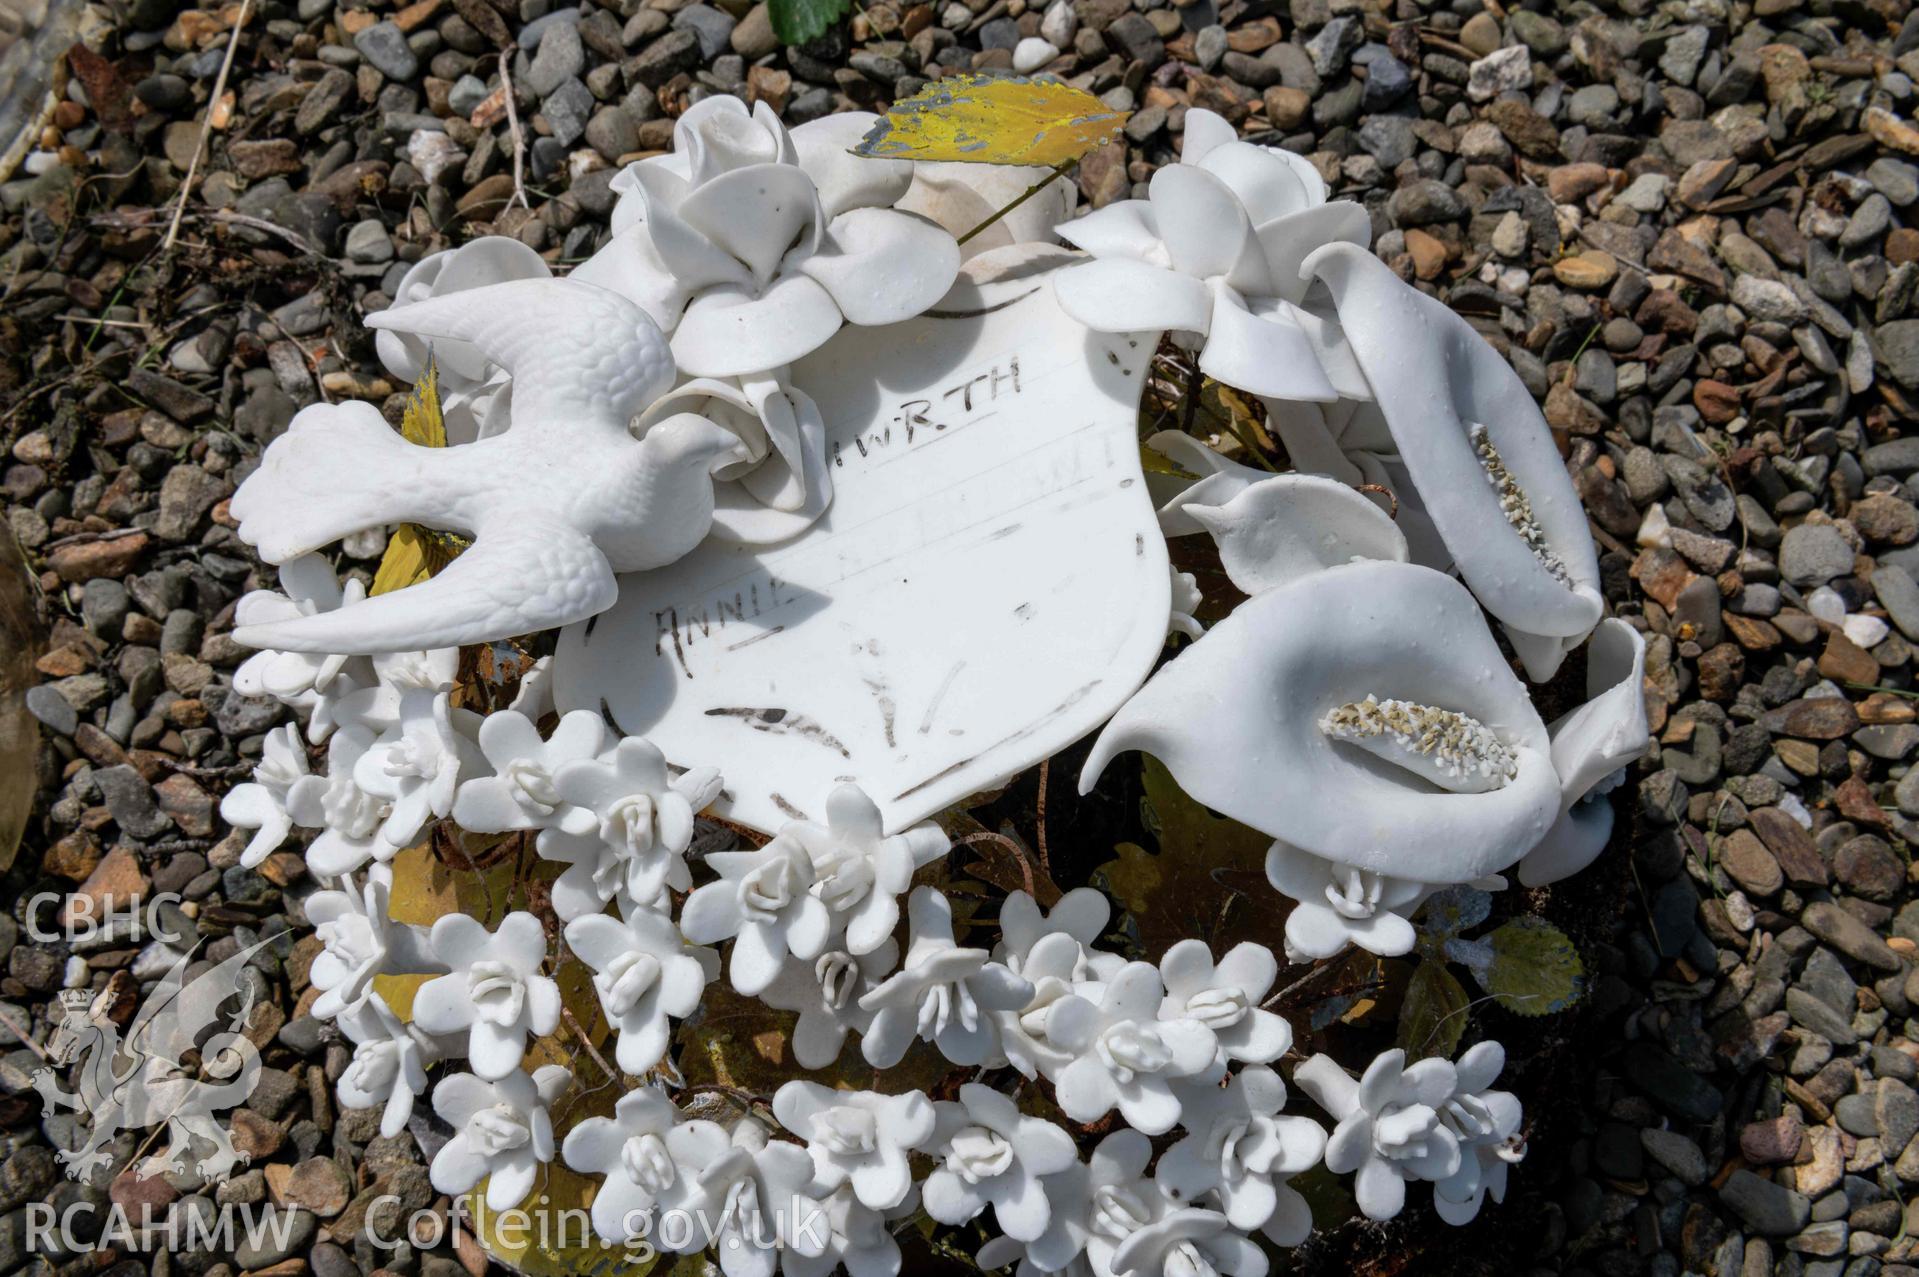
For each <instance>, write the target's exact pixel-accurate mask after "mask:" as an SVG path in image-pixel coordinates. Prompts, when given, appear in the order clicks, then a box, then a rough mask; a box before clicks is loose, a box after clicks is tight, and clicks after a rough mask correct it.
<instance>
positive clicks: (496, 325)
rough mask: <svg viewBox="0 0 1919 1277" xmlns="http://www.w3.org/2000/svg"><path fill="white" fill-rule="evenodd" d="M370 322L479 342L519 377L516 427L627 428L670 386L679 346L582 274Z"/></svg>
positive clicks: (420, 306)
mask: <svg viewBox="0 0 1919 1277" xmlns="http://www.w3.org/2000/svg"><path fill="white" fill-rule="evenodd" d="M367 326H368V327H369V328H380V329H386V330H389V331H392V332H402V333H418V334H420V335H421V336H424V337H446V338H453V339H457V340H459V341H466V342H471V343H472V344H473V345H474V346H476V347H478V348H479V350H480V351H481V353H483V354H484V355H485V356H486V357H487V358H488V359H491V360H492V361H493V362H494V363H497V364H499V365H500V366H501V367H502V368H504V369H506V370H507V372H509V373H511V374H512V376H513V428H514V429H516V430H517V429H521V428H523V427H524V426H526V425H528V424H531V425H534V426H536V427H539V426H545V425H547V424H549V423H553V424H557V423H559V422H567V421H582V420H584V421H591V422H596V423H600V424H609V423H610V424H612V425H614V426H617V427H618V428H620V429H622V430H623V429H625V428H626V423H627V421H628V420H629V419H630V418H632V417H633V415H634V414H635V413H637V412H639V411H640V410H641V409H642V408H645V407H646V406H647V405H648V404H650V403H652V402H653V401H654V400H655V399H658V398H659V397H660V396H661V395H663V394H665V393H666V391H667V389H668V388H669V387H670V386H672V384H673V378H674V375H675V370H674V364H673V350H672V348H671V347H670V346H668V345H667V342H666V338H665V336H664V335H662V334H661V332H660V329H659V325H657V324H655V323H654V322H653V321H652V320H651V319H650V318H648V317H647V314H646V312H645V311H643V310H641V309H640V308H639V307H638V306H636V305H634V304H633V303H632V302H630V301H628V300H627V299H626V298H624V297H622V296H620V295H619V294H618V293H616V292H614V291H612V290H611V289H607V288H599V287H596V286H595V285H592V284H587V283H582V282H581V281H579V280H575V279H521V280H514V281H512V282H510V283H505V284H493V285H489V286H488V287H486V288H473V289H468V290H466V291H465V292H458V293H449V294H447V295H446V296H444V297H434V298H429V299H428V300H426V301H421V302H414V303H413V304H411V305H408V306H398V307H395V308H394V309H392V310H383V311H381V312H379V313H378V314H376V315H373V316H370V317H369V318H368V319H367Z"/></svg>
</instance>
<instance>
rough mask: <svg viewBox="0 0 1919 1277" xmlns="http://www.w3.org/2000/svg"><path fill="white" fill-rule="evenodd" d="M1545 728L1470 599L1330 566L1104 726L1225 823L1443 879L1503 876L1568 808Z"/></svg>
mask: <svg viewBox="0 0 1919 1277" xmlns="http://www.w3.org/2000/svg"><path fill="white" fill-rule="evenodd" d="M1549 747H1550V742H1549V740H1548V738H1547V735H1546V728H1545V725H1544V724H1543V723H1541V722H1540V721H1539V715H1538V714H1537V713H1536V712H1535V711H1534V709H1533V707H1532V702H1531V700H1530V699H1529V697H1528V696H1527V694H1526V689H1525V687H1524V685H1523V684H1521V683H1520V681H1519V680H1518V679H1517V678H1516V677H1514V675H1513V674H1512V672H1511V670H1510V669H1508V668H1507V665H1506V662H1505V658H1504V657H1503V656H1501V654H1500V652H1499V648H1498V646H1497V644H1495V643H1494V641H1493V637H1492V634H1491V633H1490V632H1488V630H1487V629H1486V625H1485V622H1484V620H1483V619H1482V617H1481V614H1480V611H1479V608H1478V606H1477V605H1476V604H1475V603H1474V602H1473V599H1472V596H1471V595H1469V594H1468V593H1467V592H1466V590H1465V589H1464V588H1463V587H1462V586H1461V585H1460V584H1459V583H1458V582H1456V581H1454V580H1452V579H1451V578H1449V577H1446V576H1442V575H1440V574H1439V573H1437V572H1434V571H1431V570H1430V569H1427V568H1421V567H1415V566H1412V565H1410V564H1404V563H1393V562H1365V563H1354V564H1349V565H1347V566H1344V567H1334V568H1327V569H1324V570H1323V571H1319V572H1314V573H1311V574H1309V575H1306V576H1303V577H1301V578H1299V579H1298V580H1295V581H1293V582H1292V583H1290V584H1288V585H1284V586H1281V587H1280V588H1278V589H1274V590H1268V591H1266V592H1264V593H1262V594H1259V595H1257V596H1255V597H1254V598H1252V599H1250V600H1248V601H1247V602H1246V603H1244V604H1242V605H1240V607H1239V608H1238V609H1237V610H1235V611H1234V613H1233V614H1232V615H1231V616H1229V617H1227V618H1226V619H1225V620H1224V621H1221V622H1220V623H1219V624H1217V625H1215V626H1214V627H1213V628H1212V629H1211V630H1210V631H1208V632H1207V634H1206V636H1205V637H1204V638H1201V639H1199V640H1198V641H1196V642H1195V643H1193V644H1192V646H1190V647H1189V648H1187V649H1186V650H1185V651H1183V652H1182V653H1181V654H1180V655H1179V656H1177V657H1175V658H1174V659H1173V660H1172V661H1170V662H1169V663H1168V664H1167V665H1165V666H1164V667H1163V668H1162V669H1161V670H1160V671H1159V672H1158V673H1157V674H1156V675H1154V676H1153V678H1152V679H1151V680H1150V681H1149V682H1148V683H1147V684H1146V686H1145V687H1144V688H1142V689H1141V690H1140V691H1139V693H1138V694H1137V695H1135V696H1134V697H1133V699H1132V700H1130V701H1128V702H1127V703H1126V704H1125V705H1124V706H1122V707H1121V708H1120V711H1119V713H1118V714H1116V715H1115V716H1114V717H1113V720H1112V721H1111V722H1110V723H1108V724H1107V726H1106V730H1105V731H1104V732H1103V733H1102V734H1101V735H1100V738H1099V740H1098V741H1097V742H1096V743H1095V745H1094V747H1093V751H1092V754H1091V755H1090V757H1088V759H1087V762H1086V767H1085V770H1084V771H1083V772H1082V773H1081V776H1080V784H1081V789H1082V791H1084V790H1087V789H1090V788H1091V787H1092V784H1093V782H1094V781H1095V780H1097V779H1098V777H1099V774H1100V773H1101V771H1103V770H1104V769H1105V767H1106V765H1107V764H1108V763H1109V762H1110V761H1111V760H1112V758H1113V757H1114V756H1115V755H1116V754H1118V753H1120V752H1121V751H1123V750H1128V749H1140V750H1144V751H1145V752H1147V753H1150V754H1152V755H1154V756H1155V757H1157V758H1159V759H1160V761H1162V762H1164V763H1165V764H1166V765H1167V767H1168V768H1169V769H1170V770H1171V771H1172V773H1173V776H1174V778H1175V779H1177V780H1178V781H1179V783H1180V786H1181V788H1183V789H1184V790H1185V791H1186V792H1187V793H1189V794H1191V795H1192V796H1193V797H1194V798H1195V799H1197V800H1198V801H1200V802H1202V803H1204V804H1206V805H1207V806H1208V807H1212V808H1214V809H1215V810H1217V811H1220V812H1223V813H1224V814H1226V815H1228V816H1231V817H1232V818H1233V819H1235V820H1238V821H1240V822H1241V823H1243V824H1247V825H1250V826H1252V827H1253V828H1255V829H1258V830H1260V831H1262V832H1264V833H1267V834H1270V835H1272V836H1273V837H1275V838H1278V839H1281V840H1283V841H1285V842H1287V843H1289V844H1291V845H1293V846H1295V847H1298V848H1300V849H1302V850H1304V851H1308V852H1311V853H1312V854H1313V855H1316V856H1320V857H1322V858H1324V859H1326V860H1329V861H1335V862H1338V863H1340V864H1345V865H1351V866H1353V867H1355V868H1358V869H1363V870H1366V871H1368V872H1371V873H1375V874H1383V875H1387V876H1391V877H1402V878H1410V879H1413V880H1416V881H1423V882H1432V883H1455V882H1471V881H1473V880H1475V879H1477V878H1482V877H1484V876H1486V875H1487V874H1491V873H1496V872H1498V871H1499V870H1501V869H1504V868H1505V867H1506V866H1508V865H1510V864H1512V863H1513V862H1514V861H1516V860H1517V859H1519V857H1520V856H1521V855H1523V854H1525V852H1527V851H1528V850H1530V849H1531V848H1532V847H1533V846H1534V845H1536V844H1537V843H1538V842H1539V840H1540V838H1542V837H1543V836H1544V835H1545V833H1546V830H1547V829H1548V828H1549V827H1550V826H1551V824H1552V821H1553V820H1554V819H1555V818H1556V816H1557V814H1558V808H1559V781H1558V776H1557V774H1556V773H1555V772H1554V770H1553V766H1552V760H1551V756H1550V753H1549Z"/></svg>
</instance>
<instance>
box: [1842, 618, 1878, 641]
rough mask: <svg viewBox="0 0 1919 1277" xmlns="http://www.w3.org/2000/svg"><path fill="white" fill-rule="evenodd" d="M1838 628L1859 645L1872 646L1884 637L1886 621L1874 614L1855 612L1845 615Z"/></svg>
mask: <svg viewBox="0 0 1919 1277" xmlns="http://www.w3.org/2000/svg"><path fill="white" fill-rule="evenodd" d="M1840 628H1842V629H1843V630H1845V632H1846V637H1847V638H1849V639H1851V640H1852V641H1853V642H1854V643H1857V644H1858V645H1859V646H1860V647H1872V646H1874V645H1875V644H1877V643H1879V642H1880V641H1881V640H1883V639H1884V638H1885V637H1886V623H1885V622H1884V621H1882V620H1880V619H1879V618H1878V617H1876V616H1865V615H1861V614H1857V613H1855V614H1854V615H1852V616H1849V617H1847V618H1846V620H1845V624H1844V625H1842V626H1841V627H1840Z"/></svg>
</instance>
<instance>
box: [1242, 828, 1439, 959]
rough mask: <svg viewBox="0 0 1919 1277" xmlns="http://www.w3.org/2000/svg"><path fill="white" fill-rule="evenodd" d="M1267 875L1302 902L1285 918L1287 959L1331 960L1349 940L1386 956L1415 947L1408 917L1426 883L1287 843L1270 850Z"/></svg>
mask: <svg viewBox="0 0 1919 1277" xmlns="http://www.w3.org/2000/svg"><path fill="white" fill-rule="evenodd" d="M1266 879H1267V881H1269V882H1271V883H1272V884H1273V890H1275V891H1277V892H1279V893H1280V894H1282V895H1287V896H1291V897H1292V898H1293V899H1294V900H1296V901H1298V902H1299V903H1298V904H1296V905H1294V906H1293V911H1292V913H1290V914H1288V915H1287V916H1286V957H1287V960H1288V961H1291V962H1310V961H1312V960H1314V959H1317V958H1330V957H1332V956H1333V955H1334V954H1336V953H1338V952H1339V951H1340V950H1342V949H1344V948H1345V947H1346V946H1347V945H1349V944H1353V945H1358V946H1359V947H1360V948H1362V949H1364V950H1366V951H1367V952H1368V953H1376V954H1379V955H1380V956H1381V957H1384V958H1395V957H1398V956H1399V955H1400V954H1402V953H1411V952H1412V950H1413V940H1414V938H1415V935H1414V932H1413V924H1412V923H1411V922H1410V921H1408V915H1409V914H1411V913H1412V912H1413V909H1414V908H1415V907H1416V906H1417V905H1418V904H1419V901H1420V899H1421V897H1423V896H1424V895H1425V894H1426V886H1425V884H1423V883H1418V882H1412V881H1409V880H1407V879H1405V878H1393V877H1389V876H1387V875H1385V874H1378V873H1373V872H1371V871H1370V870H1366V869H1359V868H1356V867H1354V866H1352V865H1339V864H1334V863H1333V862H1332V861H1330V860H1322V859H1320V858H1319V857H1318V856H1315V855H1313V854H1312V853H1311V852H1306V851H1301V850H1300V849H1299V848H1297V847H1293V846H1289V845H1288V844H1286V843H1284V842H1275V843H1274V844H1273V845H1272V846H1271V847H1270V848H1268V849H1267V852H1266Z"/></svg>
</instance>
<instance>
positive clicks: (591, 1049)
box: [560, 1002, 620, 1078]
mask: <svg viewBox="0 0 1919 1277" xmlns="http://www.w3.org/2000/svg"><path fill="white" fill-rule="evenodd" d="M560 1017H561V1018H562V1019H564V1020H565V1021H566V1027H567V1028H569V1029H571V1030H573V1036H575V1037H577V1038H579V1040H580V1045H581V1046H583V1047H585V1048H586V1053H587V1054H588V1055H590V1056H592V1057H593V1063H595V1064H597V1065H599V1066H600V1071H601V1072H602V1073H604V1074H606V1075H607V1076H608V1077H610V1078H611V1077H618V1076H619V1075H620V1071H619V1070H618V1069H616V1068H614V1067H613V1066H612V1065H611V1064H608V1063H607V1062H606V1057H605V1056H603V1055H601V1054H600V1049H599V1048H598V1047H596V1046H594V1045H593V1039H592V1038H590V1037H588V1036H587V1035H586V1029H585V1027H584V1026H582V1025H581V1024H580V1021H579V1019H578V1018H577V1017H575V1016H574V1014H573V1008H571V1007H569V1006H567V1005H566V1003H564V1002H562V1003H561V1004H560Z"/></svg>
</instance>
